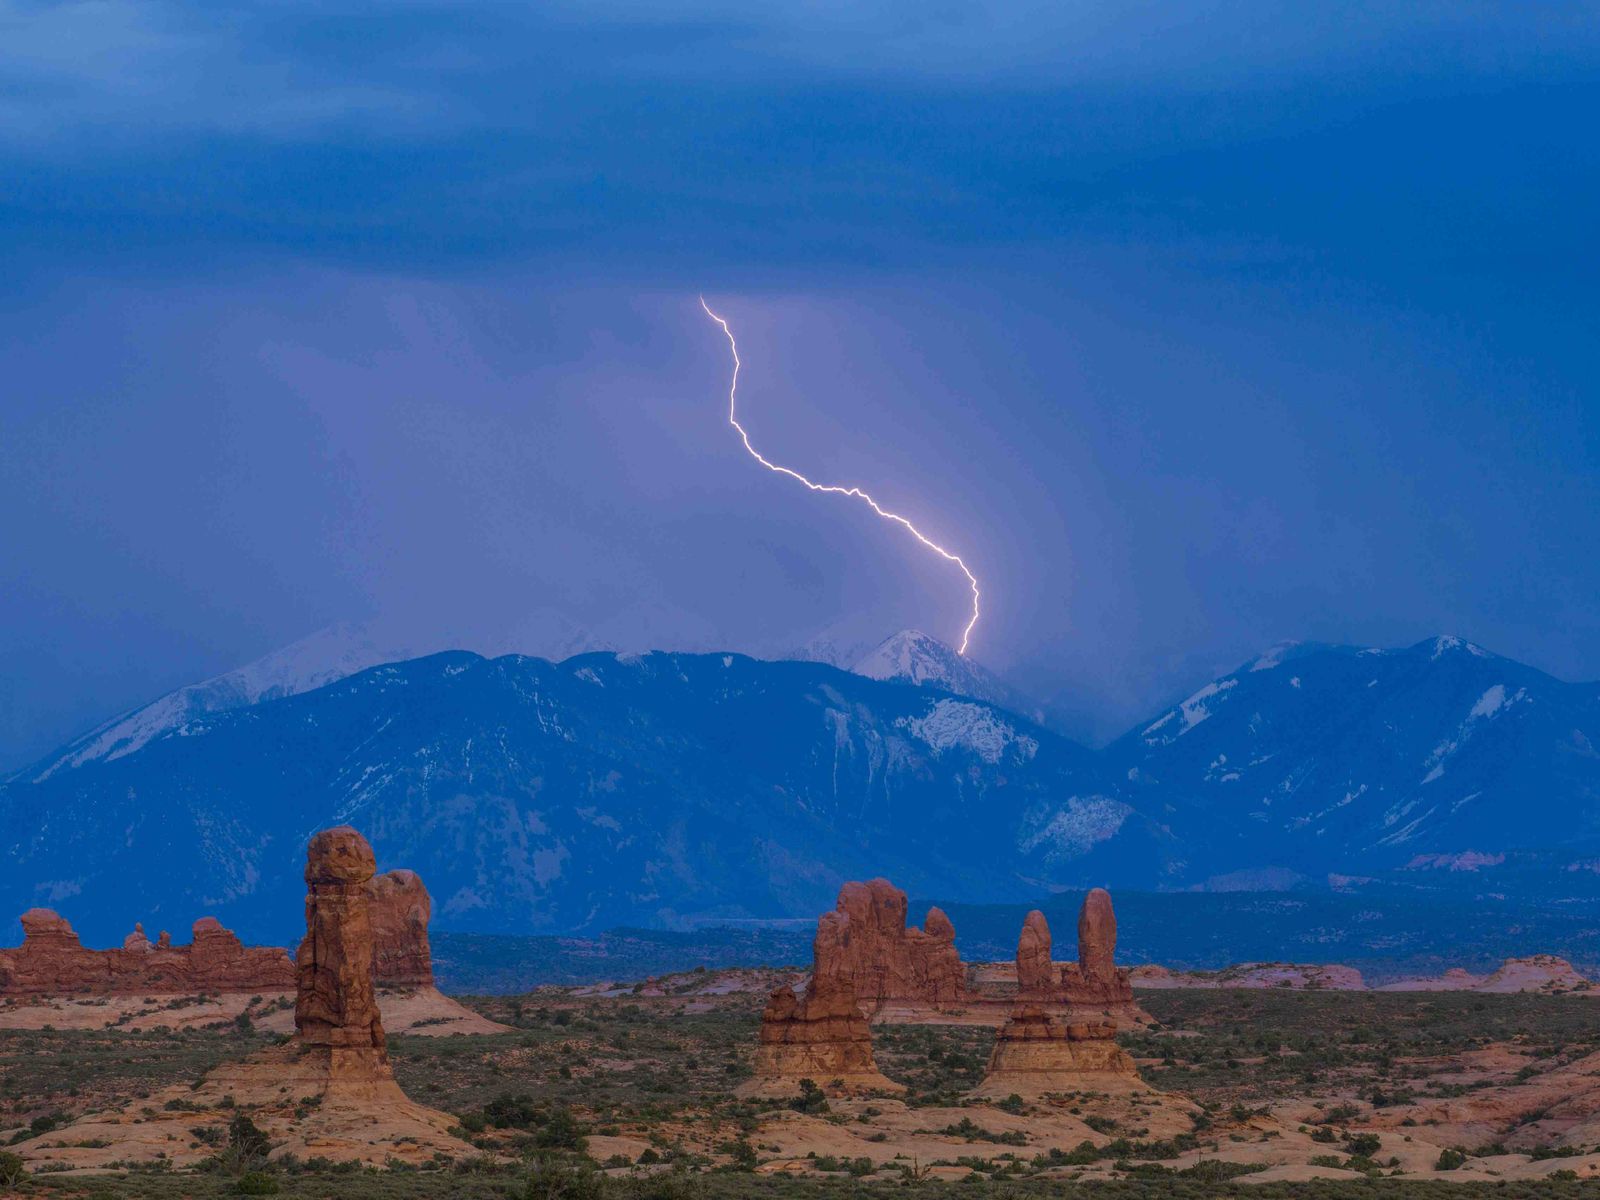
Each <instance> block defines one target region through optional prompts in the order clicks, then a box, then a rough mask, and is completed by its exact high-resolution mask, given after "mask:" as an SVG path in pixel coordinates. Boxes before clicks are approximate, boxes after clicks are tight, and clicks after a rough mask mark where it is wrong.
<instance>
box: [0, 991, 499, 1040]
mask: <svg viewBox="0 0 1600 1200" xmlns="http://www.w3.org/2000/svg"><path fill="white" fill-rule="evenodd" d="M378 1009H379V1011H380V1012H381V1013H382V1014H383V1027H384V1030H385V1031H386V1032H388V1033H390V1034H411V1035H414V1036H417V1037H444V1036H446V1035H448V1034H463V1033H468V1034H485V1033H506V1032H509V1030H508V1029H507V1027H506V1026H504V1025H497V1024H496V1023H495V1022H493V1021H490V1020H489V1019H487V1018H486V1017H482V1016H479V1015H478V1014H477V1013H475V1012H473V1011H472V1010H471V1009H469V1008H466V1007H464V1006H463V1005H461V1004H460V1003H458V1002H457V1001H455V1000H452V999H450V997H448V996H446V995H444V994H443V993H441V992H440V991H439V990H438V989H437V988H432V987H425V988H407V989H403V990H380V991H379V992H378ZM241 1014H248V1015H249V1017H250V1020H251V1022H252V1023H253V1024H254V1025H255V1026H256V1027H257V1028H258V1029H262V1030H265V1031H266V1032H268V1033H293V1032H294V993H293V992H255V993H244V992H223V993H221V994H218V995H210V996H98V997H82V998H78V997H60V998H58V997H50V998H33V997H28V998H25V999H10V1000H7V1001H6V1002H4V1003H0V1029H43V1028H44V1027H45V1026H46V1025H48V1026H51V1027H53V1028H55V1029H113V1028H114V1029H134V1030H149V1029H158V1028H162V1027H165V1028H168V1029H197V1028H202V1027H204V1026H207V1025H217V1024H220V1023H223V1022H227V1021H233V1020H236V1019H237V1018H238V1017H239V1016H240V1015H241Z"/></svg>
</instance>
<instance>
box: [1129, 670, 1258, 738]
mask: <svg viewBox="0 0 1600 1200" xmlns="http://www.w3.org/2000/svg"><path fill="white" fill-rule="evenodd" d="M1238 684H1239V681H1238V680H1237V679H1218V680H1216V681H1215V682H1213V683H1208V684H1206V685H1205V687H1203V688H1201V689H1200V690H1199V691H1198V692H1196V693H1195V694H1194V695H1192V696H1190V697H1189V698H1188V699H1187V700H1185V701H1184V702H1183V703H1182V704H1180V705H1178V707H1177V708H1175V709H1173V710H1172V711H1171V712H1169V713H1167V714H1166V715H1165V716H1164V717H1162V718H1161V719H1160V720H1159V721H1157V722H1156V723H1155V724H1153V725H1150V726H1147V727H1146V729H1145V731H1144V734H1143V737H1144V740H1145V741H1146V742H1147V743H1149V744H1150V745H1157V744H1160V745H1166V744H1168V743H1170V742H1172V741H1175V740H1176V739H1178V738H1181V737H1182V736H1183V735H1184V734H1186V733H1188V732H1189V731H1190V730H1191V729H1193V728H1194V727H1195V726H1196V725H1198V724H1200V723H1201V722H1202V721H1205V720H1208V719H1209V718H1210V716H1211V706H1212V702H1213V701H1214V699H1215V698H1216V697H1218V696H1222V695H1224V694H1225V693H1227V692H1228V691H1230V690H1231V689H1233V688H1235V687H1237V686H1238ZM1173 721H1179V726H1178V728H1177V730H1176V731H1175V732H1171V733H1169V734H1168V735H1166V736H1164V737H1159V738H1158V737H1156V736H1154V735H1155V734H1156V733H1158V732H1159V731H1160V730H1162V729H1165V728H1166V727H1167V726H1168V725H1170V724H1172V722H1173Z"/></svg>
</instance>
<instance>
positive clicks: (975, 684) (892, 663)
mask: <svg viewBox="0 0 1600 1200" xmlns="http://www.w3.org/2000/svg"><path fill="white" fill-rule="evenodd" d="M850 670H852V671H854V672H855V673H856V674H857V675H865V676H866V677H867V678H868V679H882V680H885V681H888V682H894V683H909V684H912V685H913V686H915V687H931V688H937V689H939V690H940V691H945V692H953V693H955V694H956V695H957V696H972V697H974V698H975V699H978V700H987V701H988V702H989V703H990V704H997V705H999V706H1000V707H1001V708H1009V709H1010V710H1011V711H1012V712H1019V713H1023V714H1024V715H1026V716H1027V717H1028V718H1029V719H1030V720H1032V721H1034V722H1035V723H1039V724H1042V723H1044V714H1043V713H1042V712H1041V711H1040V709H1039V706H1038V705H1036V704H1034V703H1032V702H1031V701H1029V700H1028V699H1027V698H1026V697H1024V696H1022V695H1021V694H1019V693H1018V692H1017V691H1016V690H1015V689H1014V688H1011V687H1009V686H1007V685H1006V684H1005V683H1004V682H1003V681H1002V680H1001V679H1000V678H999V677H998V676H996V675H995V674H994V673H993V672H992V671H989V670H988V669H987V668H985V667H982V666H980V665H979V664H978V663H976V662H974V661H972V659H971V658H968V657H966V656H964V655H962V654H960V653H958V652H957V651H956V649H955V648H954V647H953V646H947V645H945V643H943V642H941V641H940V640H939V639H938V638H935V637H929V636H928V635H927V634H925V633H921V632H919V631H918V630H915V629H902V630H901V631H900V632H899V633H897V634H895V635H894V636H893V637H890V638H886V639H885V640H884V641H882V642H880V643H879V644H878V645H877V646H875V647H874V648H873V649H871V650H870V651H868V652H867V653H866V654H864V655H862V656H861V657H860V658H858V659H856V661H855V662H853V663H851V664H850Z"/></svg>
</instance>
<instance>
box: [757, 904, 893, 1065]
mask: <svg viewBox="0 0 1600 1200" xmlns="http://www.w3.org/2000/svg"><path fill="white" fill-rule="evenodd" d="M851 938H852V930H851V923H850V918H849V917H848V916H847V915H845V914H844V913H843V912H831V913H824V914H823V916H822V919H821V920H819V921H818V922H817V936H816V940H815V941H814V942H813V944H812V957H813V963H812V973H811V982H810V984H809V985H808V987H807V989H806V992H805V994H804V995H803V996H801V995H797V994H796V993H795V991H794V989H793V988H792V987H788V986H785V987H780V988H778V989H777V990H775V991H774V992H773V993H772V995H771V996H770V997H769V998H768V1000H767V1007H766V1010H765V1011H764V1012H763V1013H762V1014H761V1034H760V1039H761V1040H760V1045H759V1046H758V1047H757V1049H756V1059H755V1076H754V1078H753V1079H751V1080H750V1082H749V1083H747V1084H745V1085H743V1086H742V1087H741V1088H740V1089H739V1090H740V1093H741V1094H742V1095H755V1096H770V1095H783V1094H787V1093H792V1092H795V1091H798V1090H799V1089H800V1083H801V1081H802V1080H806V1079H809V1080H812V1081H813V1082H814V1083H815V1084H816V1085H817V1086H819V1087H821V1088H822V1089H823V1090H825V1091H828V1092H830V1093H833V1094H839V1093H860V1092H901V1091H904V1090H905V1089H904V1088H903V1087H902V1086H901V1085H899V1084H897V1083H895V1082H893V1081H892V1080H890V1079H888V1078H886V1077H885V1076H884V1075H882V1074H881V1073H880V1072H879V1071H878V1067H877V1063H876V1062H875V1061H874V1059H873V1056H872V1030H871V1027H870V1026H869V1025H868V1023H867V1018H866V1017H865V1016H864V1015H863V1014H862V1012H861V1006H860V1004H859V1002H858V1001H857V1000H856V994H855V989H854V987H853V986H852V984H851V980H850V977H849V975H848V973H847V972H846V970H845V964H846V962H847V961H848V960H849V957H850V955H851V953H852V949H853V948H852V946H851Z"/></svg>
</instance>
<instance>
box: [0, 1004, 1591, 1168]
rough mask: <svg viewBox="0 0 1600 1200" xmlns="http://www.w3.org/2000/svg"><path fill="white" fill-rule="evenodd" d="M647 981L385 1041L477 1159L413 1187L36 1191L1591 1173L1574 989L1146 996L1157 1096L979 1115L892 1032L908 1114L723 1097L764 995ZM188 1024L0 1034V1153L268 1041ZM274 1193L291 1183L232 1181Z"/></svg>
mask: <svg viewBox="0 0 1600 1200" xmlns="http://www.w3.org/2000/svg"><path fill="white" fill-rule="evenodd" d="M648 990H649V991H651V992H655V993H661V994H653V995H645V994H634V993H633V992H632V991H631V990H628V989H622V990H618V991H611V992H608V993H603V994H595V991H594V989H587V990H586V991H587V994H585V991H580V990H578V989H543V990H541V991H539V992H535V993H532V994H529V995H524V996H518V997H491V998H473V999H468V1000H467V1001H466V1003H467V1004H468V1005H469V1007H471V1008H473V1009H474V1010H476V1011H477V1012H479V1013H481V1014H482V1015H483V1016H484V1017H486V1018H488V1019H489V1020H491V1021H494V1022H499V1023H501V1024H503V1025H505V1026H508V1027H509V1030H508V1032H504V1033H493V1034H484V1035H475V1036H473V1035H465V1034H446V1035H444V1036H436V1037H422V1036H416V1035H403V1034H402V1035H398V1036H395V1037H394V1038H393V1039H392V1041H391V1052H392V1058H393V1060H394V1064H395V1070H396V1074H397V1076H398V1078H399V1081H400V1083H401V1084H402V1086H403V1087H404V1088H405V1090H406V1091H407V1093H408V1094H409V1095H410V1096H411V1097H412V1098H413V1099H415V1100H417V1101H419V1102H421V1103H423V1104H427V1105H430V1106H432V1107H435V1108H439V1109H443V1110H445V1111H447V1112H449V1113H451V1114H454V1115H455V1116H456V1117H457V1119H458V1120H459V1122H460V1128H461V1130H462V1131H463V1132H464V1134H465V1135H466V1136H467V1137H468V1138H469V1139H470V1140H471V1141H473V1143H474V1144H475V1146H476V1147H477V1148H478V1150H479V1151H480V1152H481V1157H478V1158H474V1159H471V1160H467V1161H453V1162H444V1161H441V1162H438V1163H436V1164H428V1166H427V1167H425V1168H424V1169H420V1170H418V1169H415V1168H406V1169H403V1170H402V1169H391V1170H377V1171H349V1170H346V1169H342V1168H341V1167H340V1166H339V1165H338V1164H334V1163H330V1162H318V1161H316V1160H311V1161H310V1162H301V1161H278V1162H275V1163H271V1164H263V1163H260V1162H255V1161H252V1160H251V1154H250V1152H249V1151H248V1148H246V1149H245V1150H244V1151H239V1150H237V1149H236V1148H235V1147H233V1146H232V1145H231V1143H230V1137H229V1134H228V1132H227V1131H225V1130H222V1129H220V1128H218V1129H216V1130H205V1131H202V1130H199V1129H197V1130H196V1131H195V1135H196V1137H197V1139H200V1140H202V1141H205V1142H206V1143H207V1144H211V1139H215V1140H216V1144H217V1146H218V1153H217V1161H216V1166H217V1170H216V1171H214V1172H210V1173H201V1174H193V1173H182V1174H179V1173H173V1172H160V1171H149V1170H143V1171H138V1172H128V1173H125V1174H121V1175H97V1176H88V1175H76V1174H70V1173H62V1174H53V1173H45V1174H40V1175H35V1176H32V1177H30V1178H29V1179H28V1180H27V1182H26V1183H25V1185H24V1186H25V1188H26V1189H27V1190H26V1191H24V1192H23V1193H22V1194H38V1195H60V1196H85V1197H88V1196H94V1197H106V1198H110V1197H139V1196H142V1197H151V1198H158V1197H159V1198H167V1197H172V1198H176V1197H180V1196H184V1197H189V1196H192V1197H210V1196H232V1195H239V1194H281V1195H285V1196H305V1197H373V1198H377V1197H397V1198H398V1197H413V1196H414V1197H419V1198H420V1197H445V1196H461V1197H468V1198H471V1197H480V1196H481V1197H509V1196H516V1197H524V1196H525V1197H532V1198H540V1197H552V1198H553V1197H556V1196H568V1197H573V1198H575V1200H583V1198H585V1197H592V1198H598V1197H612V1196H614V1197H636V1198H638V1200H650V1198H652V1197H655V1198H659V1200H680V1198H683V1200H688V1198H691V1197H705V1198H706V1200H720V1198H722V1197H734V1196H751V1197H758V1198H759V1197H767V1196H771V1197H774V1198H777V1197H786V1196H794V1197H802V1196H804V1197H813V1196H814V1197H817V1198H818V1200H823V1198H825V1197H834V1196H839V1197H844V1196H865V1195H874V1194H878V1193H880V1192H885V1193H886V1192H887V1189H890V1188H892V1189H893V1193H892V1194H894V1195H896V1196H917V1195H920V1194H927V1195H942V1194H949V1193H948V1192H947V1190H946V1189H947V1185H948V1183H949V1182H950V1181H956V1180H959V1181H961V1182H960V1185H959V1186H960V1193H959V1194H960V1195H962V1196H987V1195H993V1196H1002V1195H1003V1196H1007V1197H1015V1198H1018V1200H1021V1198H1023V1197H1031V1196H1035V1195H1038V1196H1044V1195H1061V1194H1063V1185H1069V1184H1072V1183H1074V1181H1075V1182H1076V1185H1077V1186H1078V1187H1084V1186H1087V1185H1092V1186H1093V1190H1094V1191H1095V1194H1096V1195H1097V1196H1105V1197H1108V1198H1110V1197H1121V1196H1127V1197H1144V1196H1150V1197H1155V1196H1157V1195H1162V1196H1172V1195H1179V1196H1182V1195H1196V1196H1199V1195H1212V1194H1216V1195H1223V1194H1226V1195H1238V1194H1239V1193H1240V1191H1241V1185H1245V1184H1248V1185H1250V1186H1249V1190H1248V1194H1249V1195H1251V1196H1259V1197H1262V1198H1263V1200H1265V1198H1267V1197H1272V1196H1277V1195H1288V1194H1291V1193H1292V1194H1294V1195H1326V1196H1329V1197H1334V1196H1343V1195H1351V1196H1354V1195H1356V1194H1358V1192H1360V1193H1367V1192H1370V1190H1371V1188H1372V1186H1373V1181H1374V1180H1381V1181H1382V1187H1383V1188H1384V1190H1386V1191H1401V1190H1404V1191H1407V1192H1417V1193H1422V1192H1428V1193H1432V1192H1435V1191H1440V1190H1443V1189H1446V1188H1447V1185H1470V1184H1477V1185H1479V1187H1493V1188H1494V1189H1495V1192H1494V1194H1495V1195H1496V1196H1497V1197H1504V1196H1516V1195H1524V1194H1525V1195H1534V1194H1538V1195H1541V1196H1551V1195H1560V1194H1562V1193H1563V1192H1567V1191H1571V1192H1572V1194H1577V1192H1578V1191H1579V1190H1580V1189H1584V1188H1585V1184H1584V1183H1583V1182H1582V1181H1583V1180H1587V1179H1589V1178H1591V1177H1593V1176H1595V1174H1596V1173H1597V1172H1600V1154H1597V1153H1595V1152H1596V1150H1597V1148H1600V1124H1597V1122H1596V1117H1595V1114H1594V1112H1592V1111H1591V1109H1592V1108H1594V1109H1600V1098H1596V1099H1593V1100H1591V1099H1589V1098H1590V1097H1600V1021H1597V1020H1596V1018H1595V1011H1596V1010H1595V1007H1594V1001H1593V1000H1592V999H1585V998H1582V997H1571V996H1542V995H1484V994H1475V993H1464V994H1455V993H1348V992H1345V993H1340V992H1316V991H1311V992H1303V991H1292V990H1288V989H1283V990H1265V991H1262V990H1255V991H1243V990H1167V991H1147V992H1142V993H1141V994H1140V997H1139V998H1140V1002H1141V1003H1142V1004H1143V1005H1144V1006H1145V1007H1146V1008H1147V1009H1148V1010H1149V1011H1150V1012H1151V1013H1152V1014H1153V1015H1154V1016H1155V1017H1156V1019H1157V1020H1158V1021H1159V1022H1160V1028H1158V1029H1156V1030H1154V1031H1150V1032H1140V1033H1137V1034H1131V1035H1126V1036H1124V1038H1123V1039H1122V1040H1123V1044H1124V1045H1125V1046H1126V1047H1127V1048H1128V1049H1129V1050H1130V1051H1131V1052H1132V1053H1133V1054H1134V1055H1135V1056H1136V1058H1137V1059H1138V1062H1139V1065H1140V1070H1141V1075H1142V1082H1139V1083H1134V1084H1132V1085H1131V1086H1130V1087H1129V1089H1128V1090H1127V1091H1126V1092H1124V1093H1122V1094H1117V1095H1110V1094H1106V1093H1092V1092H1083V1093H1071V1094H1067V1095H1064V1096H1060V1097H1056V1098H1055V1099H1053V1100H1050V1101H1043V1102H1037V1103H1025V1102H1021V1101H1016V1102H1011V1101H1001V1102H999V1103H977V1102H973V1101H970V1100H968V1099H967V1093H968V1092H969V1091H970V1090H971V1089H972V1088H973V1087H975V1086H976V1085H977V1083H978V1081H979V1079H980V1078H981V1076H982V1074H983V1068H984V1063H985V1061H986V1058H987V1055H988V1051H989V1047H990V1044H991V1043H992V1039H993V1036H994V1031H993V1030H992V1029H990V1028H988V1027H985V1026H975V1025H937V1026H935V1025H880V1026H876V1027H875V1029H874V1037H875V1041H876V1044H877V1057H878V1063H879V1066H880V1068H881V1069H882V1070H883V1072H884V1073H885V1074H887V1075H888V1076H890V1077H891V1078H893V1079H895V1080H897V1081H899V1082H902V1083H904V1084H905V1085H907V1087H908V1092H907V1095H906V1096H905V1097H903V1098H900V1099H886V1098H885V1099H871V1098H869V1099H861V1100H831V1101H829V1100H823V1099H822V1098H821V1097H815V1098H813V1099H812V1100H811V1101H809V1102H803V1101H794V1102H784V1101H748V1100H739V1099H735V1097H734V1095H733V1089H734V1087H735V1086H736V1085H737V1084H738V1083H740V1082H741V1081H743V1080H744V1079H745V1078H747V1077H748V1075H749V1063H750V1059H751V1056H752V1052H753V1049H754V1045H755V1032H756V1027H757V1022H758V1017H759V1008H760V1003H761V1001H762V999H763V995H762V992H761V989H760V988H758V987H755V986H751V985H749V984H747V983H746V982H741V981H734V986H731V987H730V986H729V980H727V979H725V978H723V977H720V976H719V975H717V974H715V973H691V974H687V975H684V976H681V977H677V978H676V979H675V980H669V981H666V982H665V984H664V985H663V986H656V987H652V988H650V989H648ZM180 1011H181V1010H174V1017H175V1019H174V1021H173V1024H172V1025H171V1026H162V1025H160V1024H152V1020H151V1018H150V1017H148V1016H146V1017H144V1018H143V1019H142V1020H141V1021H140V1023H139V1024H140V1026H141V1027H129V1028H114V1029H109V1030H107V1029H96V1030H86V1029H72V1030H68V1029H59V1028H48V1027H46V1028H39V1029H10V1030H3V1031H0V1154H3V1153H5V1147H4V1143H7V1142H10V1141H13V1140H21V1139H23V1138H30V1139H32V1138H33V1137H34V1136H35V1135H41V1134H42V1135H43V1136H39V1137H38V1138H37V1143H40V1144H49V1143H50V1142H51V1140H52V1138H61V1137H67V1136H70V1135H69V1134H67V1132H66V1130H65V1129H64V1126H65V1125H66V1123H67V1122H68V1121H69V1120H71V1119H72V1118H73V1117H76V1116H77V1115H80V1114H82V1113H84V1112H87V1111H90V1110H93V1109H98V1108H102V1107H106V1106H119V1107H132V1108H134V1109H135V1110H137V1107H138V1105H139V1104H140V1102H141V1100H143V1099H147V1098H149V1097H152V1096H154V1095H156V1094H157V1093H158V1092H160V1091H161V1090H162V1089H164V1088H169V1087H171V1086H172V1085H174V1084H183V1083H192V1082H194V1081H196V1080H198V1079H199V1078H200V1077H201V1075H203V1074H204V1073H205V1072H206V1071H207V1070H209V1069H210V1068H212V1067H213V1066H215V1065H216V1064H217V1063H219V1062H222V1061H225V1060H229V1059H234V1058H239V1057H242V1056H243V1055H245V1054H247V1053H250V1052H253V1051H255V1050H259V1049H261V1048H263V1047H265V1046H267V1045H270V1044H271V1043H272V1041H273V1039H274V1037H275V1036H276V1035H275V1034H273V1033H271V1032H268V1031H266V1030H264V1029H263V1027H262V1025H263V1024H265V1023H264V1022H263V1023H256V1022H249V1021H237V1020H235V1021H227V1022H224V1023H220V1024H215V1025H210V1026H207V1027H199V1026H196V1025H194V1024H193V1023H190V1024H188V1025H187V1026H184V1025H183V1023H182V1022H180V1021H179V1020H177V1019H176V1017H177V1015H178V1013H179V1012H180ZM130 1024H131V1023H130ZM168 1106H169V1107H170V1102H169V1105H168ZM151 1115H152V1116H153V1115H154V1112H153V1110H152V1114H151ZM57 1129H60V1130H61V1132H59V1133H58V1132H55V1131H56V1130H57ZM62 1145H63V1146H64V1147H65V1146H68V1145H70V1143H68V1142H63V1143H62ZM1456 1149H1459V1150H1460V1151H1461V1154H1460V1155H1459V1156H1457V1155H1456V1154H1455V1153H1454V1151H1455V1150H1456ZM1446 1151H1449V1152H1450V1153H1445V1152H1446ZM1441 1155H1443V1158H1442V1159H1441ZM1458 1157H1459V1161H1457V1160H1458ZM4 1162H5V1160H4V1159H0V1164H3V1163H4ZM1442 1167H1443V1168H1447V1169H1441V1168H1442ZM252 1169H264V1170H265V1171H266V1174H264V1175H262V1176H260V1177H259V1179H258V1177H257V1176H255V1175H246V1174H245V1172H246V1171H248V1170H252ZM0 1179H3V1176H0ZM256 1187H259V1188H262V1189H271V1188H274V1187H275V1188H276V1189H277V1190H276V1191H275V1192H274V1191H271V1190H263V1191H259V1192H252V1191H249V1190H243V1191H241V1189H242V1188H244V1189H248V1188H256ZM1587 1187H1589V1188H1592V1187H1593V1184H1588V1185H1587ZM1448 1190H1451V1191H1452V1193H1455V1192H1456V1191H1457V1188H1455V1187H1450V1188H1448ZM7 1194H8V1193H7V1192H6V1190H5V1188H4V1186H3V1183H0V1196H3V1195H7Z"/></svg>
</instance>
